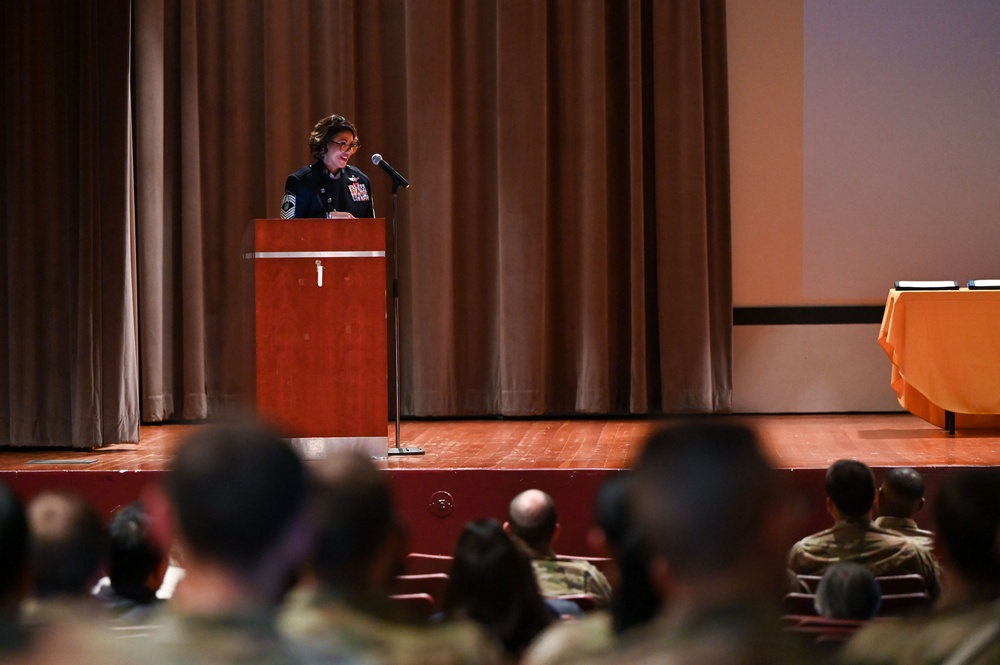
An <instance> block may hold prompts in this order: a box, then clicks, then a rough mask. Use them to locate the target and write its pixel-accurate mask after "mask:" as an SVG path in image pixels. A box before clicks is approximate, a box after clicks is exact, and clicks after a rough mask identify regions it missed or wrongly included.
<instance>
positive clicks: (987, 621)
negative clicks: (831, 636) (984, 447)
mask: <svg viewBox="0 0 1000 665" xmlns="http://www.w3.org/2000/svg"><path fill="white" fill-rule="evenodd" d="M934 515H935V522H936V523H937V527H938V540H937V549H938V551H939V552H940V555H941V560H942V566H943V568H944V571H945V580H946V584H945V586H944V589H943V590H942V594H941V599H940V601H939V602H938V603H937V605H936V606H935V607H934V611H933V612H932V613H930V614H928V615H921V616H916V617H906V618H902V619H893V620H885V621H877V622H875V623H872V624H869V625H868V626H866V627H865V628H863V629H861V630H860V631H859V632H858V633H857V634H855V635H854V637H852V638H851V640H850V641H849V642H848V643H847V644H846V645H845V647H844V651H843V653H842V661H843V662H844V663H850V664H857V665H883V664H884V665H890V664H893V663H900V664H901V663H947V665H987V664H993V663H1000V468H997V467H978V468H970V469H963V470H961V471H959V472H957V473H956V474H955V475H954V476H952V477H951V478H949V479H948V480H947V481H945V484H944V485H943V486H942V488H941V490H940V491H939V492H938V493H937V495H936V496H935V498H934Z"/></svg>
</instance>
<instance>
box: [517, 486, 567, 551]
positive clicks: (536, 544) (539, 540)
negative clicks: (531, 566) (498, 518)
mask: <svg viewBox="0 0 1000 665" xmlns="http://www.w3.org/2000/svg"><path fill="white" fill-rule="evenodd" d="M507 520H508V524H509V528H510V534H511V535H512V536H515V537H517V538H519V539H520V540H521V541H523V542H524V544H525V545H527V546H528V547H529V548H530V549H531V550H533V551H535V552H543V551H545V550H548V549H549V548H550V547H551V546H552V537H553V535H554V534H555V530H556V522H557V517H556V504H555V502H554V501H553V500H552V497H550V496H549V495H548V494H546V493H545V492H543V491H541V490H538V489H530V490H525V491H524V492H521V493H520V494H518V495H517V496H515V497H514V498H513V499H512V500H511V502H510V506H509V507H508V508H507Z"/></svg>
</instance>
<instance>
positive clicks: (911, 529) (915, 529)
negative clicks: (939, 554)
mask: <svg viewBox="0 0 1000 665" xmlns="http://www.w3.org/2000/svg"><path fill="white" fill-rule="evenodd" d="M875 526H877V527H878V528H880V529H887V530H889V531H896V532H898V533H901V534H903V535H904V536H906V537H907V538H912V539H913V540H914V541H915V542H916V543H917V545H920V546H922V547H926V548H927V549H929V550H930V549H933V548H934V532H933V531H928V530H927V529H921V528H920V527H919V526H917V523H916V522H915V521H913V520H911V519H909V518H906V517H890V516H888V515H883V516H882V517H876V518H875Z"/></svg>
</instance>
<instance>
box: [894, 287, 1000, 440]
mask: <svg viewBox="0 0 1000 665" xmlns="http://www.w3.org/2000/svg"><path fill="white" fill-rule="evenodd" d="M878 343H879V344H880V345H881V346H882V348H883V349H884V350H885V352H886V354H888V356H889V359H890V360H891V361H892V388H893V390H895V391H896V396H897V397H898V398H899V403H900V404H901V405H902V406H903V408H905V409H906V410H907V411H909V412H910V413H912V414H914V415H916V416H919V417H920V418H923V419H924V420H926V421H927V422H930V423H933V424H935V425H937V426H939V427H946V426H947V427H952V426H954V427H959V428H963V427H964V428H969V427H1000V291H976V290H969V289H959V290H953V291H897V290H895V289H893V290H891V291H889V298H888V300H887V301H886V304H885V314H884V315H883V317H882V327H881V329H880V330H879V334H878ZM949 411H950V412H952V413H954V414H955V415H954V422H953V423H947V422H946V412H949Z"/></svg>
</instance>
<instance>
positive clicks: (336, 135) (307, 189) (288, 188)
mask: <svg viewBox="0 0 1000 665" xmlns="http://www.w3.org/2000/svg"><path fill="white" fill-rule="evenodd" d="M357 136H358V132H357V130H356V129H355V128H354V123H352V122H351V121H350V120H348V119H347V118H345V117H344V116H342V115H331V116H327V117H326V118H323V119H322V120H320V121H319V122H317V123H316V126H315V127H313V130H312V133H311V134H310V135H309V151H310V152H311V153H312V156H313V158H314V159H316V162H315V163H313V164H310V165H307V166H303V167H302V168H300V169H299V170H297V171H295V173H292V174H291V175H290V176H288V178H287V179H286V180H285V195H284V196H283V197H282V198H281V217H282V219H291V218H293V217H374V216H375V208H374V205H373V204H372V196H371V191H372V189H371V183H370V182H369V180H368V176H366V175H365V174H364V173H362V172H361V171H360V170H359V169H357V168H355V167H353V166H350V165H348V163H347V162H348V160H350V159H351V155H353V154H354V153H355V152H357V150H358V146H359V145H361V142H360V141H359V140H358V137H357Z"/></svg>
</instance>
